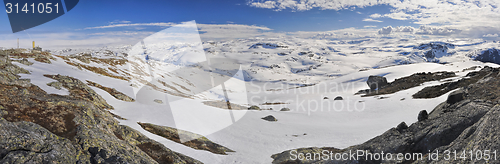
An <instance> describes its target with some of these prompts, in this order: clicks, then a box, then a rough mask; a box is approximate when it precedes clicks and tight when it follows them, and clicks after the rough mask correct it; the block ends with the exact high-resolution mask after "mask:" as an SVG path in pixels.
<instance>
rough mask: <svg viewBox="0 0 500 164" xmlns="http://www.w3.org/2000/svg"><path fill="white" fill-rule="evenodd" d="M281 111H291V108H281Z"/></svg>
mask: <svg viewBox="0 0 500 164" xmlns="http://www.w3.org/2000/svg"><path fill="white" fill-rule="evenodd" d="M280 111H282V112H286V111H290V108H281V110H280Z"/></svg>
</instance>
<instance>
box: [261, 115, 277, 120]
mask: <svg viewBox="0 0 500 164" xmlns="http://www.w3.org/2000/svg"><path fill="white" fill-rule="evenodd" d="M262 119H263V120H266V121H270V122H276V121H278V119H276V118H274V116H272V115H269V116H266V117H263V118H262Z"/></svg>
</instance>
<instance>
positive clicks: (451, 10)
mask: <svg viewBox="0 0 500 164" xmlns="http://www.w3.org/2000/svg"><path fill="white" fill-rule="evenodd" d="M264 4H265V5H264ZM248 5H250V6H253V7H259V8H264V7H261V6H265V8H268V9H273V10H276V11H280V10H284V9H291V10H292V11H305V10H311V9H314V8H317V9H320V10H342V9H350V8H352V7H361V8H362V7H368V6H376V5H388V6H391V7H392V10H390V13H387V14H383V15H380V14H372V15H370V18H371V19H369V18H367V19H364V21H372V20H375V19H377V18H382V17H383V18H391V19H395V20H405V21H409V22H411V23H414V24H419V25H434V26H446V28H448V29H445V28H444V27H442V29H441V30H440V29H429V26H426V27H428V28H424V29H421V30H422V33H421V34H432V35H436V34H438V35H449V34H455V33H459V31H462V33H471V34H473V33H477V32H475V31H473V30H475V29H481V28H489V27H494V28H495V29H497V31H498V30H500V26H499V25H500V1H498V0H404V1H403V0H250V2H249V3H248ZM482 35H484V34H481V35H479V37H481V36H482Z"/></svg>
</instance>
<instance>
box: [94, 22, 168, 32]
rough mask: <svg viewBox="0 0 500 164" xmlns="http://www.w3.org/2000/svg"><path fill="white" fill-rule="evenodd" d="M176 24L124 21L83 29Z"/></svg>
mask: <svg viewBox="0 0 500 164" xmlns="http://www.w3.org/2000/svg"><path fill="white" fill-rule="evenodd" d="M174 25H176V23H170V22H169V23H133V24H130V23H125V24H110V25H106V26H97V27H87V28H84V29H85V30H91V29H104V28H115V27H132V26H160V27H171V26H174Z"/></svg>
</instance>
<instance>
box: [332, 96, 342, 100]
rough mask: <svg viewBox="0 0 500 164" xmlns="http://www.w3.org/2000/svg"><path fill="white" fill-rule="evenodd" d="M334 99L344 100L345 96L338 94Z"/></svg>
mask: <svg viewBox="0 0 500 164" xmlns="http://www.w3.org/2000/svg"><path fill="white" fill-rule="evenodd" d="M333 100H344V98H342V96H337V97H335V99H333Z"/></svg>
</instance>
